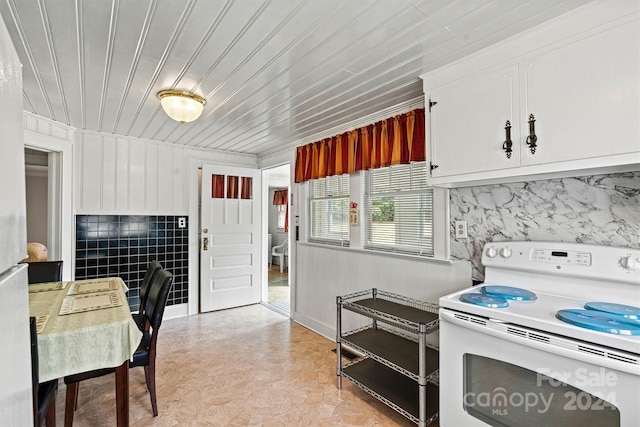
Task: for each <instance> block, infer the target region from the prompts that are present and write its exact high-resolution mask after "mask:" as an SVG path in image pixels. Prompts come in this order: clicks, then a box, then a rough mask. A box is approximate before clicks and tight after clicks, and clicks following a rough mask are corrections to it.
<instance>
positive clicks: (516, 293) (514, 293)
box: [480, 285, 537, 301]
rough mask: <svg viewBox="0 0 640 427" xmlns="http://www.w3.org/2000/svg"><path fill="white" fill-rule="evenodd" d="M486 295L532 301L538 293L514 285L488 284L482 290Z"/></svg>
mask: <svg viewBox="0 0 640 427" xmlns="http://www.w3.org/2000/svg"><path fill="white" fill-rule="evenodd" d="M480 292H482V293H483V294H485V295H489V296H492V297H500V298H504V299H507V300H515V301H532V300H534V299H536V298H537V297H536V294H534V293H533V292H531V291H528V290H526V289H522V288H514V287H512V286H497V285H487V286H483V287H482V289H481V290H480Z"/></svg>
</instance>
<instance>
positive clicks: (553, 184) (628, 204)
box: [450, 172, 640, 281]
mask: <svg viewBox="0 0 640 427" xmlns="http://www.w3.org/2000/svg"><path fill="white" fill-rule="evenodd" d="M450 198H451V230H452V237H451V256H452V257H453V258H454V259H462V260H470V261H471V264H472V266H473V269H472V278H473V280H479V281H482V280H484V267H482V265H481V263H480V257H481V253H482V248H483V247H484V244H485V243H487V242H492V241H505V240H544V241H555V242H577V243H590V244H600V245H608V246H619V247H633V248H638V247H640V172H629V173H619V174H610V175H593V176H583V177H575V178H563V179H551V180H541V181H529V182H522V183H513V184H497V185H486V186H477V187H466V188H457V189H452V190H451V192H450ZM456 220H462V221H467V224H468V234H469V238H468V239H466V240H455V239H454V237H453V223H454V221H456Z"/></svg>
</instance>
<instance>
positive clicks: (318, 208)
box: [309, 175, 349, 246]
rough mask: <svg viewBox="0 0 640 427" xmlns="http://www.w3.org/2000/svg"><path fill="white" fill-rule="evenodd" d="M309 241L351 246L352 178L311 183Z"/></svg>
mask: <svg viewBox="0 0 640 427" xmlns="http://www.w3.org/2000/svg"><path fill="white" fill-rule="evenodd" d="M309 193H310V197H309V213H310V215H309V216H310V221H309V241H310V242H316V243H328V244H333V245H340V246H349V175H340V176H331V177H327V178H322V179H316V180H313V181H310V182H309Z"/></svg>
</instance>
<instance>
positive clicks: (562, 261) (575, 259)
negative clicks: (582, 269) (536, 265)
mask: <svg viewBox="0 0 640 427" xmlns="http://www.w3.org/2000/svg"><path fill="white" fill-rule="evenodd" d="M531 260H532V261H535V262H549V263H552V264H558V265H584V266H586V267H588V266H590V265H591V253H590V252H579V251H561V250H553V249H533V250H532V251H531Z"/></svg>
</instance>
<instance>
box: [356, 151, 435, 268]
mask: <svg viewBox="0 0 640 427" xmlns="http://www.w3.org/2000/svg"><path fill="white" fill-rule="evenodd" d="M426 178H427V165H426V162H416V163H411V164H407V165H396V166H390V167H386V168H380V169H373V170H370V171H368V172H367V173H366V177H365V222H366V229H365V244H364V247H365V249H372V250H382V251H390V252H398V253H408V254H413V255H422V256H433V190H432V189H431V188H430V187H428V186H427V184H426Z"/></svg>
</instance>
